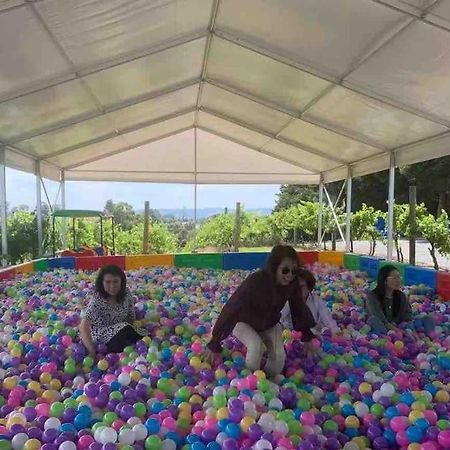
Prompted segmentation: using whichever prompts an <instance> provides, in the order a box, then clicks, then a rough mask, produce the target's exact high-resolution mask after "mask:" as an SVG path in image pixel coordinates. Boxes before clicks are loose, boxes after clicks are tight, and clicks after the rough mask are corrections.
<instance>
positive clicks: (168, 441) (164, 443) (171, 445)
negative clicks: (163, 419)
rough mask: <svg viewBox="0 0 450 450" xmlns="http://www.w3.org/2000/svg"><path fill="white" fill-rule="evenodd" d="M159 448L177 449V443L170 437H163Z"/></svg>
mask: <svg viewBox="0 0 450 450" xmlns="http://www.w3.org/2000/svg"><path fill="white" fill-rule="evenodd" d="M161 450H177V444H176V443H175V441H172V439H164V440H163V441H162V443H161Z"/></svg>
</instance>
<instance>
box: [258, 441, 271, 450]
mask: <svg viewBox="0 0 450 450" xmlns="http://www.w3.org/2000/svg"><path fill="white" fill-rule="evenodd" d="M254 448H255V450H273V446H272V444H271V443H270V442H269V441H268V440H267V439H260V440H259V441H257V442H256V444H255V446H254Z"/></svg>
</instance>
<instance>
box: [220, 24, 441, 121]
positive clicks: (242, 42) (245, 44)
mask: <svg viewBox="0 0 450 450" xmlns="http://www.w3.org/2000/svg"><path fill="white" fill-rule="evenodd" d="M214 34H215V35H216V36H217V37H218V38H219V39H222V40H224V41H227V42H230V43H232V44H234V45H237V46H238V47H241V48H244V49H246V50H249V51H251V52H254V53H257V54H260V55H261V56H265V57H266V58H269V59H271V60H272V61H275V62H278V63H281V64H284V65H286V66H289V67H292V68H294V69H297V70H301V71H303V72H305V73H308V74H309V75H312V76H315V77H317V78H320V79H322V80H323V81H327V82H329V83H332V84H334V85H336V86H339V87H344V88H346V89H348V90H349V91H352V92H354V93H356V94H359V95H362V96H365V97H368V98H370V99H371V100H375V101H378V102H384V103H387V104H389V105H390V106H392V107H393V108H396V109H398V110H400V111H403V112H408V113H410V114H414V115H416V116H418V117H421V118H423V119H426V120H430V121H433V122H435V123H439V124H441V125H443V124H445V123H447V122H446V121H445V120H444V119H442V118H438V117H434V116H431V115H430V114H428V113H426V112H424V111H418V110H416V109H414V108H413V107H410V106H408V105H405V104H403V103H402V102H398V101H394V100H392V99H388V98H385V97H384V96H383V95H381V94H378V93H375V92H371V91H369V90H366V89H363V88H361V87H360V86H359V85H357V84H355V83H350V82H348V81H345V80H342V79H339V78H337V77H336V76H332V75H330V74H325V73H323V72H319V71H317V70H315V69H313V68H311V67H309V66H307V65H304V64H302V63H301V62H298V61H294V60H292V59H289V58H286V57H284V56H280V55H278V54H275V53H274V52H272V51H270V50H268V49H267V48H264V47H261V46H260V45H257V44H254V43H252V42H249V41H248V40H246V39H243V38H241V37H236V36H233V35H231V34H229V33H225V32H223V31H218V30H215V31H214ZM448 126H450V124H449V125H448Z"/></svg>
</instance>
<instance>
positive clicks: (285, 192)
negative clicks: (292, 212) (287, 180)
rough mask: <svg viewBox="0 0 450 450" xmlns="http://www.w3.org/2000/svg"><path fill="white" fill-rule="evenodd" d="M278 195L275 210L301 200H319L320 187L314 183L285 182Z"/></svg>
mask: <svg viewBox="0 0 450 450" xmlns="http://www.w3.org/2000/svg"><path fill="white" fill-rule="evenodd" d="M277 196H278V199H277V203H276V205H275V208H274V211H275V212H277V211H281V210H283V209H287V208H289V207H291V206H294V205H297V204H298V203H300V202H301V201H305V202H316V201H318V188H317V186H312V185H305V186H303V185H297V184H283V185H281V187H280V192H279V193H278V194H277Z"/></svg>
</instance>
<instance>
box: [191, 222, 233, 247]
mask: <svg viewBox="0 0 450 450" xmlns="http://www.w3.org/2000/svg"><path fill="white" fill-rule="evenodd" d="M234 220H235V217H234V215H232V214H218V215H216V216H212V217H210V218H208V219H207V220H206V221H205V222H203V223H202V225H201V226H200V229H199V230H198V232H197V235H196V236H195V238H193V239H191V240H190V241H189V242H188V243H187V245H186V250H195V249H197V248H205V247H216V248H217V249H218V250H220V251H226V250H229V249H231V247H232V245H233V230H234Z"/></svg>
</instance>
